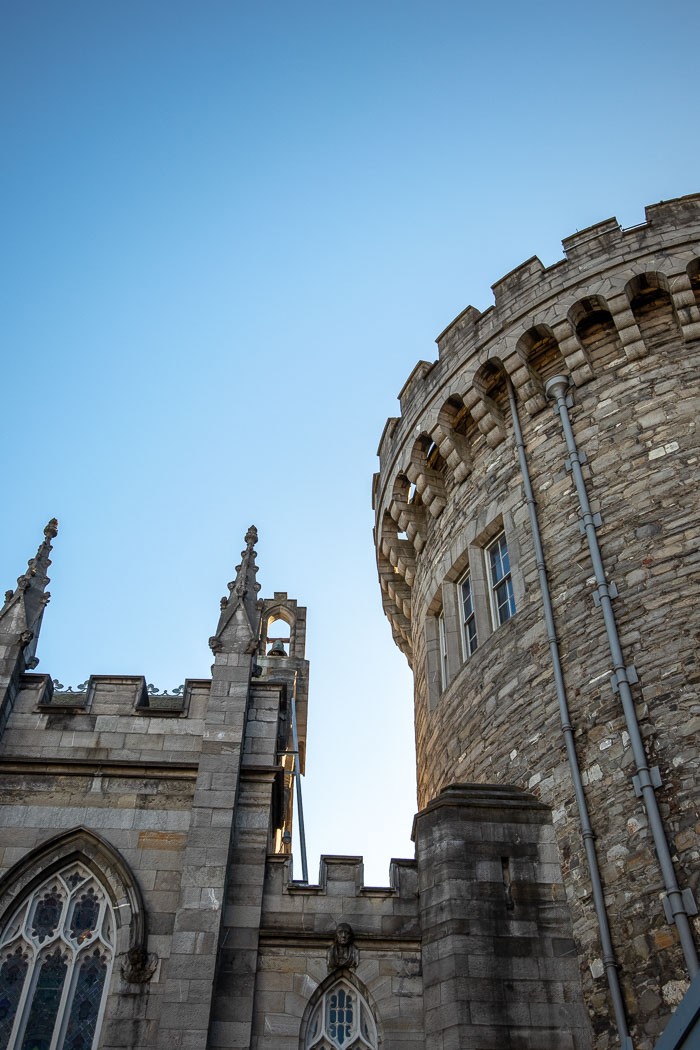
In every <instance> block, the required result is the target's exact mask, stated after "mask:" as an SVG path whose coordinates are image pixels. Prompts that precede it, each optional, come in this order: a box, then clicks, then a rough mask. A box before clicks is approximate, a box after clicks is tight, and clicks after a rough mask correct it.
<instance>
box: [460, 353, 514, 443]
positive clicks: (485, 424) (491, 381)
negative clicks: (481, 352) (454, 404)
mask: <svg viewBox="0 0 700 1050" xmlns="http://www.w3.org/2000/svg"><path fill="white" fill-rule="evenodd" d="M469 400H470V402H471V403H470V404H469V408H470V409H471V413H472V415H473V416H474V419H475V420H476V423H477V426H478V427H479V430H480V431H481V433H482V434H483V435H484V437H485V438H486V441H487V443H488V444H489V445H490V446H491V448H495V447H496V446H497V445H500V443H501V441H503V440H504V438H505V436H506V427H505V418H506V411H507V408H508V388H507V383H506V370H505V368H504V366H503V362H502V361H501V360H500V358H498V357H491V358H489V359H488V360H487V361H484V363H483V364H482V365H480V366H479V368H478V369H477V370H476V372H475V373H474V379H473V395H472V397H471V398H470V399H469Z"/></svg>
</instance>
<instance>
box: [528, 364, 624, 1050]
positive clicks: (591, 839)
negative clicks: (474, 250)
mask: <svg viewBox="0 0 700 1050" xmlns="http://www.w3.org/2000/svg"><path fill="white" fill-rule="evenodd" d="M507 387H508V400H509V402H510V414H511V418H512V420H513V430H514V432H515V443H516V446H517V449H518V459H519V461H520V473H521V475H522V479H523V487H524V489H525V499H526V501H527V509H528V513H529V515H530V528H531V529H532V538H533V542H534V546H535V559H536V562H537V573H538V576H539V582H540V593H541V595H542V606H543V608H544V619H545V624H546V627H547V641H548V642H549V654H550V659H551V661H552V669H553V671H554V687H555V690H556V694H557V700H558V702H559V714H560V717H561V728H562V733H563V735H564V742H565V744H566V753H567V757H568V760H569V769H570V771H571V779H572V782H573V785H574V795H575V797H576V806H577V808H578V812H579V819H580V822H581V837H582V839H583V846H584V849H585V852H586V860H587V862H588V872H589V875H590V878H591V887H592V891H593V906H594V908H595V914H596V919H597V922H598V931H599V934H600V944H601V949H602V954H603V965H604V967H605V975H606V977H607V980H608V987H609V989H610V998H611V999H612V1004H613V1011H614V1014H615V1023H616V1025H617V1030H618V1033H619V1036H620V1042H621V1044H622V1050H631V1048H632V1040H631V1038H630V1034H629V1029H628V1027H627V1017H626V1015H625V1006H624V1000H623V997H622V990H621V988H620V979H619V975H618V972H617V967H618V963H617V960H616V958H615V950H614V948H613V944H612V938H611V936H610V925H609V923H608V915H607V911H606V909H605V895H604V892H603V885H602V882H601V878H600V868H599V866H598V857H597V854H596V851H595V834H594V832H593V829H592V827H591V821H590V817H589V813H588V804H587V803H586V796H585V793H584V790H583V781H582V780H581V770H580V767H579V764H578V756H577V754H576V743H575V740H574V731H573V726H572V724H571V717H570V713H569V704H568V700H567V696H566V686H565V684H564V676H563V673H562V667H561V657H560V655H559V643H558V642H557V635H556V628H555V626H554V613H553V610H552V600H551V597H550V593H549V583H548V581H547V570H546V568H545V563H544V551H543V548H542V537H541V534H540V527H539V523H538V521H537V504H536V503H535V496H534V493H533V491H532V484H531V482H530V471H529V468H528V465H527V456H526V454H525V444H524V442H523V435H522V431H521V429H520V420H519V418H518V407H517V404H516V400H515V391H514V390H513V384H512V382H511V381H510V378H508V377H507Z"/></svg>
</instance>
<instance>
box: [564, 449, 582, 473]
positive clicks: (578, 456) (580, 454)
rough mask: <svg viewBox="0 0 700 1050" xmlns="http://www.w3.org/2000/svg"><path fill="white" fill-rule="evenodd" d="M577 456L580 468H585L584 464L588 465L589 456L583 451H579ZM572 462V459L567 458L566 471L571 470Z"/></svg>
mask: <svg viewBox="0 0 700 1050" xmlns="http://www.w3.org/2000/svg"><path fill="white" fill-rule="evenodd" d="M576 456H577V459H578V461H579V465H580V466H583V464H584V463H588V456H587V455H586V453H585V452H584V451H583V449H579V451H578V452H577V453H576ZM571 462H572V457H571V456H567V458H566V459H565V460H564V467H565V468H566V470H571Z"/></svg>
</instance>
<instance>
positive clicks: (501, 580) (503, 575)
mask: <svg viewBox="0 0 700 1050" xmlns="http://www.w3.org/2000/svg"><path fill="white" fill-rule="evenodd" d="M486 555H487V560H488V567H489V580H490V583H491V609H492V612H493V622H494V626H495V627H500V625H501V624H502V623H505V622H506V620H509V619H510V618H511V616H513V615H514V614H515V598H514V597H513V581H512V579H511V576H510V559H509V557H508V544H507V543H506V537H505V533H503V532H502V533H501V535H500V536H497V537H496V539H495V540H494V541H493V543H492V544H491V545H490V546H489V547H487V548H486Z"/></svg>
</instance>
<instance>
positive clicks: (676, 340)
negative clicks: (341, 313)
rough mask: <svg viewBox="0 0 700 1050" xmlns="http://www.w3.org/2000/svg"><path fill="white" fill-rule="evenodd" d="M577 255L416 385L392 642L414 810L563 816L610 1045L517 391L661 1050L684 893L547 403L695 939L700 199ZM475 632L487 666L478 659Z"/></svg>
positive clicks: (392, 458)
mask: <svg viewBox="0 0 700 1050" xmlns="http://www.w3.org/2000/svg"><path fill="white" fill-rule="evenodd" d="M564 248H565V252H566V259H565V260H563V261H562V262H559V263H557V264H555V265H554V266H552V267H549V268H548V269H545V267H544V266H542V264H541V263H540V262H539V260H538V259H531V260H529V261H528V262H526V263H524V264H523V266H521V267H519V268H518V269H516V270H515V271H513V272H512V273H511V274H508V275H507V276H506V277H504V278H503V279H502V280H501V281H499V282H497V283H496V285H494V293H495V306H493V307H491V308H490V309H488V310H486V311H485V312H484V313H480V312H479V311H478V310H475V309H474V308H473V307H468V308H467V310H466V311H464V313H463V314H461V315H460V316H459V317H458V318H457V319H456V320H455V321H454V322H453V324H452V325H450V326H449V327H448V328H447V329H446V330H445V331H444V332H443V333H442V335H441V336H439V337H438V350H439V357H438V360H437V361H436V362H434V363H432V364H431V363H429V362H420V363H419V365H418V366H416V368H415V369H414V371H413V372H412V373H411V376H410V377H409V380H408V382H407V383H406V384H405V385H404V387H403V389H402V391H401V393H400V395H399V400H400V405H401V415H400V417H399V418H397V419H392V420H389V422H388V424H387V426H386V428H385V430H384V434H383V435H382V440H381V443H380V448H379V456H380V470H379V473H378V474H377V475H376V476H375V481H374V489H373V500H374V507H375V512H376V528H375V539H376V547H377V561H378V568H379V578H380V584H381V588H382V597H383V601H384V607H385V610H386V613H387V616H388V618H389V620H390V623H391V626H392V632H393V635H394V639H395V641H396V643H397V644H398V645H399V647H400V648H401V649H402V650H403V651H404V652H405V653H406V655H407V657H408V659H409V661H410V663H411V665H412V667H413V670H414V676H415V717H416V742H417V770H418V795H419V804H420V805H421V806H426V805H427V804H428V803H430V801H431V800H432V799H434V798H436V797H438V796H439V793H440V791H441V789H442V788H444V787H445V786H447V785H449V784H450V783H453V782H455V781H462V780H468V781H472V782H473V781H478V782H484V783H488V782H491V783H493V782H500V783H510V784H513V785H517V786H518V787H519V788H521V789H522V790H525V791H530V792H533V793H534V795H535V796H536V797H537V799H538V800H539V801H540V802H542V803H543V804H544V805H545V806H546V807H547V808H548V809H549V810H550V812H551V813H552V816H553V821H554V829H555V834H556V841H557V846H558V851H559V861H560V864H561V869H562V872H563V878H564V888H565V893H566V898H567V901H568V906H569V909H570V914H571V918H572V924H573V932H574V938H575V941H576V946H577V955H578V958H579V960H580V964H581V974H582V980H583V983H584V988H585V993H586V1001H587V1004H588V1007H589V1011H590V1013H591V1018H592V1021H593V1027H594V1033H595V1045H596V1046H597V1047H598V1048H600V1050H602V1048H606V1047H608V1046H614V1045H615V1044H616V1032H615V1024H614V1021H613V1017H612V1010H611V1002H610V999H609V996H608V994H607V989H606V982H605V976H604V975H605V965H604V963H605V960H604V959H603V953H602V950H601V945H600V938H599V932H598V923H597V918H596V913H595V910H594V908H593V901H592V885H591V880H590V875H589V872H588V869H587V865H586V860H585V856H584V850H583V843H582V840H581V825H580V823H579V819H578V813H577V809H576V806H575V804H574V790H573V781H572V774H571V770H570V767H569V762H568V760H567V754H566V751H565V748H564V739H563V735H562V729H561V720H560V716H559V708H558V701H557V692H556V689H555V672H554V667H553V664H552V662H551V659H550V644H551V641H552V639H551V638H550V637H548V634H547V630H546V627H545V621H544V617H543V604H542V595H541V591H540V569H541V566H540V565H539V564H538V560H537V557H536V549H535V542H534V537H533V533H532V531H531V526H530V520H529V511H528V505H527V502H526V493H525V487H524V482H523V477H522V475H521V471H520V466H519V462H518V457H517V453H516V448H515V440H514V426H513V419H512V417H511V411H510V397H509V390H512V391H513V394H514V398H515V403H516V405H517V407H518V415H519V418H520V424H521V427H522V432H523V442H524V449H525V456H526V461H527V463H528V469H529V473H530V476H531V480H532V488H533V493H534V503H535V507H536V513H537V517H538V521H539V528H540V531H541V539H542V547H543V554H544V562H543V565H544V569H545V571H546V575H547V579H548V586H549V593H550V596H551V602H552V607H553V615H554V629H555V635H554V637H555V638H556V640H557V642H558V647H559V651H560V654H561V666H562V671H563V688H564V690H565V695H566V697H567V699H568V708H569V711H570V719H571V724H572V727H573V732H574V737H575V747H576V752H577V760H578V764H579V767H580V770H581V773H582V779H583V787H584V791H585V797H586V801H587V805H588V809H589V811H590V814H591V817H592V821H593V832H594V834H595V846H596V851H597V855H598V860H599V864H600V870H601V876H602V884H603V891H604V897H605V906H606V908H607V914H608V917H609V921H610V926H611V930H612V939H613V946H614V951H615V954H616V956H617V961H618V963H619V974H620V979H621V982H622V989H623V992H624V998H625V1009H626V1012H627V1016H628V1019H629V1023H630V1026H631V1032H632V1036H633V1039H634V1045H635V1047H638V1048H639V1050H650V1048H651V1047H652V1046H653V1044H654V1042H655V1040H656V1038H657V1037H658V1035H659V1034H660V1033H661V1031H662V1030H663V1028H664V1026H665V1024H666V1022H667V1020H668V1017H669V1013H670V1010H671V1008H672V1007H673V1005H674V1002H673V1001H672V999H673V996H675V994H676V991H675V990H676V989H677V988H678V987H687V984H688V979H689V976H690V974H691V972H692V970H691V971H689V969H688V965H689V963H688V961H687V958H686V956H688V953H687V952H686V951H685V949H684V950H683V951H681V946H680V944H679V938H678V929H677V925H676V921H675V919H674V918H673V917H672V916H670V915H669V914H668V909H669V903H668V901H667V904H666V906H665V907H664V904H663V900H664V899H665V898H667V897H668V880H667V879H666V877H665V876H664V875H663V874H662V870H661V865H660V863H659V860H658V858H657V855H656V851H655V849H654V846H653V843H652V836H651V833H650V827H649V818H648V814H647V810H646V807H645V805H644V804H643V802H642V799H641V798H640V797H639V794H638V791H637V788H638V785H637V782H636V781H635V779H634V778H635V777H637V765H636V763H635V761H633V755H632V748H631V740H630V726H629V724H628V721H627V719H626V717H625V715H624V713H623V708H622V704H621V701H620V693H619V685H618V682H617V677H616V675H617V673H616V672H615V667H614V662H613V656H612V654H611V649H610V643H609V640H608V633H607V629H606V626H605V623H604V620H603V616H602V614H601V604H600V603H601V593H600V588H599V585H598V583H597V580H596V571H595V568H594V565H593V563H592V561H591V555H590V554H589V550H588V545H587V542H586V538H585V536H584V535H583V533H582V531H581V527H582V525H583V522H582V518H581V511H580V508H579V501H578V498H577V493H576V491H575V489H574V485H573V478H572V472H571V471H572V465H571V461H570V458H569V453H568V452H567V446H566V444H565V442H564V436H563V433H562V426H561V420H560V418H559V417H558V416H557V415H555V414H554V412H553V411H552V405H551V403H550V402H549V401H548V396H547V394H546V391H545V386H546V383H547V381H548V380H549V379H551V378H552V377H554V376H556V375H562V376H564V377H565V378H566V379H567V381H568V383H569V384H570V386H569V391H568V397H569V400H570V407H569V408H568V413H569V415H570V419H571V425H572V427H573V432H574V436H575V440H576V443H577V446H578V448H579V450H580V451H581V454H582V456H583V466H582V472H583V476H584V479H585V485H586V487H587V491H588V496H589V498H590V502H591V514H592V519H591V521H592V524H593V527H594V530H595V532H596V534H597V538H598V543H599V547H600V552H601V556H602V562H603V566H602V568H603V572H604V575H605V578H606V580H607V581H608V583H609V584H610V593H611V595H612V603H611V607H612V610H613V613H614V616H615V618H616V622H617V628H618V631H619V637H620V641H621V645H622V649H623V660H624V664H625V667H629V669H630V670H629V678H630V681H631V683H632V684H631V686H630V688H631V690H632V698H633V705H634V707H635V708H636V719H637V720H638V722H639V725H640V729H641V734H642V738H643V741H644V748H645V752H646V764H647V766H648V767H649V768H650V769H651V771H652V772H651V774H649V775H650V776H651V775H653V777H654V783H655V785H656V786H655V792H656V797H657V801H658V806H659V810H660V812H661V814H662V820H663V824H664V832H665V836H666V839H667V841H668V843H669V844H670V854H671V856H672V864H673V866H674V869H675V878H676V879H677V881H678V884H679V885H680V887H681V889H682V890H684V901H685V902H686V903H687V908H688V918H689V921H690V924H691V927H692V926H693V925H695V926H697V919H696V918H695V914H694V913H695V904H694V902H693V898H692V888H693V885H694V878H695V876H694V874H693V872H694V870H695V869H696V865H697V859H698V856H699V850H698V836H697V831H698V828H697V824H696V820H697V818H696V815H695V803H694V801H693V796H694V792H696V791H697V787H696V785H697V763H698V753H697V750H695V752H693V748H692V744H691V743H690V741H691V739H692V738H693V732H694V730H695V729H696V728H697V727H696V723H697V716H698V694H697V686H698V674H697V634H698V630H699V628H700V622H699V621H698V607H699V606H698V594H699V591H700V572H699V569H700V560H699V559H698V538H699V537H698V521H697V497H696V493H697V477H698V461H699V457H698V453H699V449H698V435H697V411H698V398H699V396H700V392H699V391H698V386H697V376H698V360H699V355H700V196H698V195H693V196H690V197H684V198H681V199H679V200H675V201H666V202H662V203H661V204H658V205H655V206H653V207H651V208H648V209H647V221H646V223H644V224H643V225H641V226H639V227H635V228H633V229H631V230H621V229H620V227H619V225H618V224H617V222H616V221H615V220H612V219H610V220H606V221H605V222H603V223H600V224H598V225H597V226H594V227H592V228H591V229H588V230H583V231H581V232H579V233H577V234H576V235H574V236H573V237H570V238H567V239H566V240H565V241H564ZM499 536H501V537H502V539H503V542H504V543H505V545H506V548H507V551H508V556H509V561H508V564H507V565H506V567H505V570H504V571H505V577H506V579H505V583H503V584H501V587H503V586H506V587H509V588H510V593H511V598H510V604H509V605H508V606H501V607H500V608H499V601H500V600H501V599H500V598H499V597H498V594H499V592H498V586H499V583H498V580H497V579H496V578H495V577H494V567H493V564H492V563H491V561H490V559H491V551H492V549H493V544H494V541H495V540H497V539H498V537H499ZM499 571H500V570H499ZM465 588H466V590H465ZM606 593H607V591H606ZM465 594H466V595H467V598H466V604H465ZM504 610H505V612H504ZM469 623H471V624H472V628H471V629H472V632H473V635H474V636H475V638H476V644H475V645H474V644H472V645H471V646H470V647H467V644H466V634H465V632H466V630H467V625H468V624H469ZM621 670H622V671H623V672H624V673H625V676H627V671H625V668H624V667H623V668H622V669H621ZM684 907H685V904H684ZM669 917H670V918H671V921H670V922H669ZM695 932H696V933H697V928H696V931H695ZM693 954H694V950H691V953H690V957H692V955H693Z"/></svg>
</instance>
